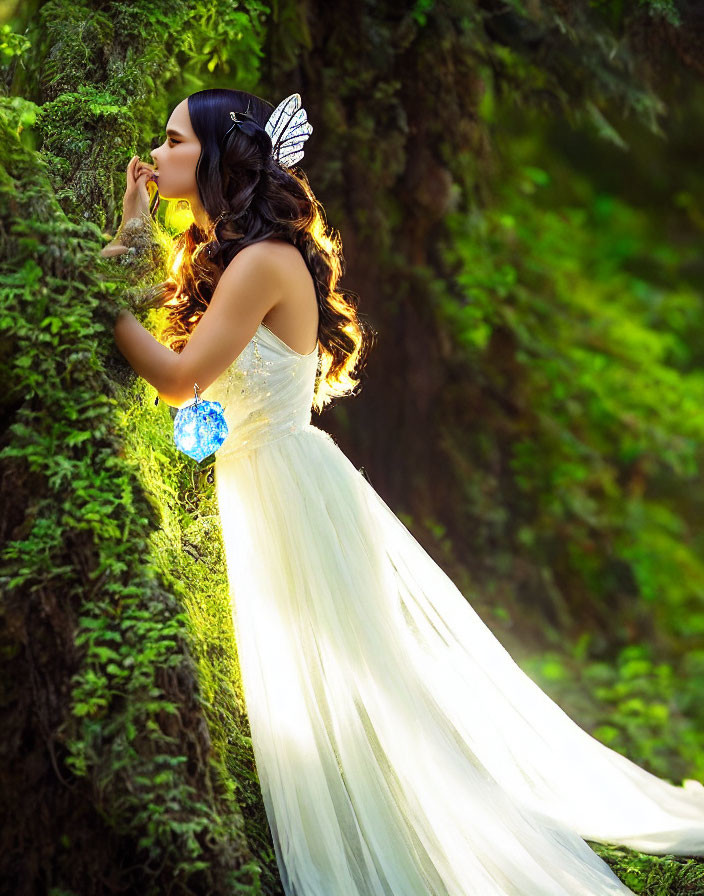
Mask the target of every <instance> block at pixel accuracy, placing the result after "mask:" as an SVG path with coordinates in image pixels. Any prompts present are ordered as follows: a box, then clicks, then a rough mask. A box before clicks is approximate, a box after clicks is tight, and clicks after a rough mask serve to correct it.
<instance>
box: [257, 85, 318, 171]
mask: <svg viewBox="0 0 704 896" xmlns="http://www.w3.org/2000/svg"><path fill="white" fill-rule="evenodd" d="M266 132H267V134H268V135H269V137H270V138H271V145H272V148H273V154H274V158H275V159H276V160H277V162H278V163H279V164H280V165H282V166H283V167H284V168H291V167H292V166H293V165H295V164H296V162H299V161H300V160H301V159H302V158H303V144H304V143H305V141H306V140H307V139H308V137H310V135H311V134H312V133H313V126H312V125H311V124H309V122H308V116H307V114H306V110H305V109H304V108H303V107H302V105H301V95H300V93H292V94H291V95H290V96H287V97H286V99H284V100H281V102H280V103H279V105H278V106H277V107H276V108H275V109H274V111H273V112H272V113H271V115H270V116H269V120H268V121H267V123H266Z"/></svg>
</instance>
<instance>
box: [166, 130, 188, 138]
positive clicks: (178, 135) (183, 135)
mask: <svg viewBox="0 0 704 896" xmlns="http://www.w3.org/2000/svg"><path fill="white" fill-rule="evenodd" d="M166 133H167V134H170V135H171V136H172V137H185V136H186V135H185V134H180V133H179V132H178V131H174V130H173V128H167V129H166Z"/></svg>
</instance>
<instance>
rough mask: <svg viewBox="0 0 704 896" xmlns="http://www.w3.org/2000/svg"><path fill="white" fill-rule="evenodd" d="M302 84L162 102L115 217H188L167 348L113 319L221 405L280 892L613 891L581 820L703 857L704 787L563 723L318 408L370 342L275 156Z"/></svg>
mask: <svg viewBox="0 0 704 896" xmlns="http://www.w3.org/2000/svg"><path fill="white" fill-rule="evenodd" d="M299 101H300V98H299V97H298V95H297V94H294V95H293V96H292V97H289V98H287V100H285V101H284V102H283V103H282V104H281V106H280V107H279V108H278V109H277V110H276V111H275V113H274V115H273V116H271V119H270V114H271V106H270V105H269V104H268V103H265V102H264V101H263V100H261V99H259V98H258V97H255V96H253V95H251V94H247V93H244V92H241V91H234V90H204V91H200V92H198V93H195V94H193V95H192V96H189V97H188V98H187V99H186V100H184V101H183V102H181V103H179V104H178V105H177V106H176V108H175V109H174V110H173V112H172V114H171V116H170V119H169V122H168V127H167V134H168V141H167V142H165V143H164V144H163V145H162V146H160V147H159V148H158V149H156V150H155V151H154V152H153V153H152V155H153V157H154V160H155V162H156V164H157V170H154V169H152V168H150V166H148V165H145V164H144V163H142V162H140V161H139V160H138V159H136V158H135V159H133V160H132V161H131V162H130V167H129V168H128V190H127V194H126V200H125V201H126V207H125V217H126V218H130V217H136V218H137V219H138V220H137V225H139V224H140V223H144V224H148V223H149V221H150V219H149V215H148V202H149V197H148V194H147V187H146V184H147V181H148V180H149V179H150V178H154V177H156V178H158V190H159V193H160V194H161V195H162V196H164V197H167V198H172V199H175V198H180V199H187V200H188V201H189V202H190V205H191V208H192V210H193V214H194V218H195V222H194V224H193V225H192V226H191V227H190V228H189V230H188V231H186V233H185V234H183V235H182V237H181V238H180V239H179V242H178V244H177V246H176V253H177V254H178V257H179V258H180V267H178V269H177V273H176V275H175V278H174V279H171V280H167V281H165V282H164V283H162V284H161V285H160V287H158V288H157V290H156V292H155V294H156V295H157V296H158V299H159V301H161V302H162V303H165V302H169V303H170V304H169V305H168V306H167V307H168V309H169V313H170V330H169V331H168V332H169V337H170V338H171V340H172V347H175V348H176V351H172V350H171V349H170V348H167V347H166V346H164V345H161V344H159V343H158V342H157V341H156V340H155V339H153V337H152V336H151V335H150V334H149V333H148V332H147V331H146V330H145V329H144V328H143V327H142V326H141V325H140V323H139V322H138V321H137V319H136V318H135V317H134V316H133V315H131V314H129V313H127V312H125V313H122V314H121V315H120V317H119V318H118V320H117V323H116V328H115V335H116V340H117V344H118V347H119V348H120V350H121V352H122V353H123V354H124V356H125V357H126V359H127V360H128V362H129V363H130V364H131V365H132V367H133V368H134V370H135V371H136V372H137V373H138V374H140V375H141V376H143V377H144V378H145V379H147V380H148V381H149V382H150V383H151V384H152V385H154V386H155V387H156V389H157V390H158V392H159V395H160V396H161V397H162V398H163V399H164V400H166V401H167V402H169V404H172V405H174V406H179V405H181V404H182V403H184V402H185V401H186V400H188V399H189V398H192V397H193V395H194V393H195V391H200V392H201V394H202V397H204V398H208V399H212V400H216V401H219V402H221V404H222V405H223V407H224V409H225V416H226V420H227V423H228V427H229V435H228V437H227V439H226V440H225V442H224V443H223V444H222V446H221V447H220V449H218V451H217V453H216V459H215V471H216V487H217V496H218V504H219V510H220V516H221V521H222V532H223V540H224V545H225V550H226V557H227V568H228V578H229V584H230V587H231V596H232V609H233V619H234V624H235V633H236V636H237V642H238V650H239V658H240V665H241V670H242V681H243V687H244V694H245V699H246V703H247V710H248V715H249V720H250V725H251V731H252V739H253V746H254V754H255V759H256V763H257V770H258V774H259V780H260V784H261V789H262V795H263V798H264V803H265V807H266V811H267V816H268V820H269V824H270V827H271V832H272V836H273V841H274V845H275V849H276V858H277V861H278V866H279V870H280V874H281V879H282V882H283V886H284V890H285V892H286V893H287V894H289V896H293V894H296V896H372V894H374V896H382V894H383V896H391V894H393V896H426V894H434V896H450V894H451V896H469V894H472V896H508V894H511V896H519V894H520V896H558V894H559V896H565V894H570V896H577V894H579V896H607V894H627V893H631V891H630V890H629V889H628V888H627V887H626V886H625V885H624V884H623V883H622V882H621V881H620V880H619V879H618V878H617V877H616V875H615V874H614V873H613V872H612V871H611V869H610V868H609V866H608V865H607V864H606V863H605V862H604V861H602V860H601V859H600V858H599V857H598V856H597V855H596V853H595V852H594V851H593V850H592V849H591V848H590V847H589V846H588V844H587V843H586V842H585V840H593V841H599V842H604V843H613V844H621V845H625V846H630V847H632V848H634V849H638V850H641V851H644V852H648V853H652V854H655V855H663V854H667V853H678V854H688V855H704V788H703V787H702V785H701V784H700V783H699V782H696V781H687V782H685V786H683V787H676V786H674V785H672V784H670V783H668V782H667V781H664V780H661V779H659V778H657V777H656V776H654V775H652V774H650V773H648V772H646V771H645V770H643V769H641V768H639V767H638V766H637V765H635V764H634V763H633V762H631V761H630V760H628V759H626V758H625V757H623V756H621V755H619V754H618V753H616V752H615V751H613V750H610V749H609V748H607V747H606V746H604V745H603V744H601V743H599V742H598V741H597V740H596V739H595V738H593V737H592V736H590V735H589V734H587V733H586V732H585V731H583V730H582V729H581V728H580V727H579V726H578V725H577V724H576V723H575V722H573V721H572V720H571V719H570V718H569V717H568V716H567V715H566V714H565V713H564V712H563V711H562V710H561V709H560V708H559V707H558V706H557V705H556V704H555V703H554V702H553V701H551V700H550V699H549V698H548V696H547V695H546V694H544V693H543V692H542V691H541V690H540V689H539V688H538V687H537V686H536V685H535V683H534V682H533V681H532V680H531V679H530V678H528V676H527V675H525V674H524V673H523V672H522V671H521V669H520V668H519V667H518V666H517V665H516V663H514V661H513V660H512V659H511V657H510V656H509V654H508V653H507V652H506V651H505V650H504V648H503V647H502V646H501V644H500V643H499V641H498V640H497V639H496V638H495V637H494V636H493V635H492V633H491V632H490V630H489V629H488V628H487V627H486V626H485V625H484V623H483V622H482V621H481V619H480V618H479V617H478V615H477V614H476V613H475V612H474V610H473V609H472V608H471V606H470V605H469V604H468V602H467V601H466V600H465V598H464V597H463V595H462V594H461V592H460V591H459V590H458V589H457V588H456V586H455V585H454V584H453V582H452V581H451V580H450V579H449V578H448V577H447V576H446V575H445V574H444V573H443V571H442V570H441V569H440V567H439V566H438V565H437V564H436V563H434V561H433V560H432V559H431V557H430V556H429V555H428V554H427V553H426V551H425V550H424V549H423V548H422V547H421V545H420V544H419V543H418V542H417V541H415V540H414V538H413V537H412V536H411V534H410V532H409V531H408V529H406V527H405V526H404V525H403V524H402V523H401V522H400V520H399V519H398V518H397V517H396V516H395V515H394V514H393V513H392V512H391V510H390V509H389V507H388V506H387V505H386V504H385V503H384V501H383V500H382V499H381V498H380V497H379V495H377V494H376V492H375V491H374V490H373V488H372V487H371V485H370V484H369V482H368V481H367V480H366V479H365V478H364V476H363V475H362V474H361V473H360V472H359V471H358V470H357V469H356V468H355V467H354V466H353V464H352V463H351V462H350V461H349V460H348V459H347V458H346V456H345V455H344V454H343V453H342V451H341V450H340V449H339V447H338V446H337V444H336V443H335V442H334V441H333V440H332V438H331V437H330V436H329V435H328V434H326V433H325V432H323V431H322V430H320V429H318V428H317V427H314V426H312V425H311V423H310V420H311V406H313V407H315V408H316V409H317V410H320V409H321V408H322V407H323V406H324V404H325V403H326V402H327V401H329V400H330V398H331V397H332V396H335V395H338V396H341V395H344V394H349V393H350V392H351V391H353V388H354V386H355V385H356V384H357V381H356V380H354V379H353V377H352V374H351V372H352V371H353V370H354V369H355V368H357V367H358V366H359V365H360V364H361V361H362V360H363V359H364V357H365V353H366V351H367V349H368V346H369V344H370V342H371V336H370V335H369V332H368V329H367V328H366V326H365V325H364V324H363V323H362V321H361V320H360V319H359V317H358V316H357V314H356V311H355V306H354V304H353V303H352V302H350V301H349V300H348V299H347V298H345V296H344V295H343V294H342V293H341V292H340V291H339V290H338V289H337V280H338V278H339V276H340V273H341V271H342V255H341V247H340V245H339V241H335V240H333V239H331V238H330V237H328V236H327V235H326V231H325V226H324V224H323V219H322V213H321V208H320V206H319V205H318V204H317V202H316V200H315V198H314V197H313V194H312V192H311V191H310V188H309V186H308V182H307V180H306V178H305V175H303V174H302V173H301V172H300V170H299V171H295V172H294V171H293V170H289V167H288V165H287V164H284V163H285V162H288V163H289V165H290V164H294V163H295V161H298V159H300V157H301V156H302V154H303V153H302V149H301V146H302V144H303V141H304V140H305V139H306V138H307V136H308V134H309V133H310V126H309V125H306V121H305V112H304V110H301V109H300V108H299ZM282 107H283V109H284V113H283V125H282V124H281V122H282V117H281V116H282ZM232 113H234V115H233V114H232ZM245 113H248V114H245ZM301 113H302V114H301ZM289 121H292V122H293V124H292V130H295V127H298V128H299V131H298V133H297V141H293V143H294V145H293V147H292V151H291V152H290V153H288V155H287V154H286V152H285V149H286V147H282V144H281V143H280V138H281V133H282V129H283V130H284V131H285V125H286V124H287V123H288V122H289ZM233 122H234V124H233ZM277 128H278V129H279V130H277ZM137 233H139V227H137V228H136V229H135V230H134V231H133V235H132V242H134V241H135V240H136V236H135V234H137ZM129 244H130V239H127V240H126V241H125V243H124V244H121V243H117V244H114V245H113V247H112V248H111V249H108V250H107V251H108V252H109V251H122V250H124V248H125V245H129ZM115 246H117V247H118V248H115ZM120 247H121V248H120ZM104 251H105V250H104Z"/></svg>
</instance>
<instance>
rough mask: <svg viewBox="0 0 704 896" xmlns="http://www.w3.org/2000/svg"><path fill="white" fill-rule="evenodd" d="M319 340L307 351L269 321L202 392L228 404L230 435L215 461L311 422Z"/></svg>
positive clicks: (212, 398) (201, 395) (306, 425)
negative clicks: (285, 338)
mask: <svg viewBox="0 0 704 896" xmlns="http://www.w3.org/2000/svg"><path fill="white" fill-rule="evenodd" d="M318 361H319V346H318V345H317V344H316V346H315V348H314V349H313V351H312V352H309V353H308V354H306V355H303V354H300V353H299V352H297V351H295V350H294V349H292V348H291V347H290V346H288V345H287V344H286V343H285V342H284V341H283V340H282V339H280V338H279V337H278V336H277V335H276V334H275V333H274V332H273V331H272V330H270V329H269V328H268V327H267V326H266V324H264V323H260V324H259V326H258V327H257V329H256V331H255V333H254V336H253V337H252V338H251V339H250V341H249V342H248V343H247V345H246V346H245V347H244V349H243V350H242V352H241V353H240V354H239V355H238V357H237V358H236V359H235V360H234V361H233V363H232V364H231V365H230V366H229V367H228V368H227V369H226V370H224V371H223V372H222V373H221V374H220V376H219V377H218V378H217V379H216V380H214V381H213V382H212V383H211V384H210V385H209V386H208V388H207V389H204V390H203V391H202V392H201V393H200V397H201V398H204V399H207V400H208V401H219V402H220V404H221V405H222V406H223V410H224V413H225V421H226V422H227V426H228V430H229V432H228V435H227V438H226V439H225V441H224V442H223V443H222V445H221V446H220V448H218V450H217V451H216V453H215V458H216V461H222V460H224V459H225V458H228V459H229V458H232V457H234V456H236V455H240V454H245V453H247V452H249V451H251V450H253V449H254V448H257V447H260V446H261V445H264V444H267V443H268V442H271V441H275V440H277V439H280V438H283V437H284V436H286V435H288V434H289V433H291V432H296V431H298V430H301V429H305V428H306V427H308V426H310V420H311V407H312V404H313V395H314V390H315V378H316V374H317V370H318Z"/></svg>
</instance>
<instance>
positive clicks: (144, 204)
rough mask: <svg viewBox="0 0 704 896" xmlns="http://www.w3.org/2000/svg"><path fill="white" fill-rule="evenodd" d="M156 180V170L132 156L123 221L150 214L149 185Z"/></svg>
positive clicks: (124, 199)
mask: <svg viewBox="0 0 704 896" xmlns="http://www.w3.org/2000/svg"><path fill="white" fill-rule="evenodd" d="M150 180H154V169H153V167H152V166H151V165H147V163H146V162H142V161H141V160H140V158H139V156H132V158H131V159H130V162H129V165H128V166H127V188H126V189H125V195H124V198H123V200H122V220H123V221H129V220H130V218H138V217H140V216H141V215H148V214H149V203H150V198H149V191H148V190H147V183H148V182H149V181H150Z"/></svg>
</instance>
